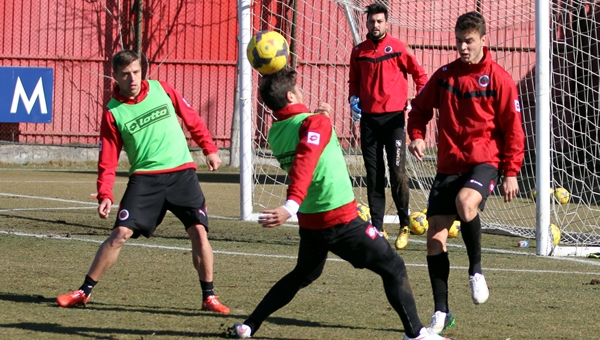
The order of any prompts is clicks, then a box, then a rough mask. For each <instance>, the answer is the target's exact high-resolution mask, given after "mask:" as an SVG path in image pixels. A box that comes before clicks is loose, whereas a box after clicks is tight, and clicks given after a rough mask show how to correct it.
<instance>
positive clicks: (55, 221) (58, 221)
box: [0, 214, 106, 232]
mask: <svg viewBox="0 0 600 340" xmlns="http://www.w3.org/2000/svg"><path fill="white" fill-rule="evenodd" d="M0 216H3V217H6V218H15V219H20V220H27V221H34V222H40V223H44V224H62V225H66V226H70V227H77V228H89V229H98V230H102V231H103V232H105V231H106V227H103V226H99V225H89V224H81V223H71V222H67V221H65V220H57V219H46V218H36V217H27V216H17V215H12V214H0ZM49 229H50V227H49Z"/></svg>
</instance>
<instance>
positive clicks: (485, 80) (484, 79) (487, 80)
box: [477, 74, 490, 87]
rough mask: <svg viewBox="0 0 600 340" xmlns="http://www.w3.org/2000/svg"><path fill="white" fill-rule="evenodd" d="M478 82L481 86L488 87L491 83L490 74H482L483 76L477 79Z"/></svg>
mask: <svg viewBox="0 0 600 340" xmlns="http://www.w3.org/2000/svg"><path fill="white" fill-rule="evenodd" d="M477 83H478V84H479V86H481V87H488V85H490V76H488V75H487V74H484V75H482V76H481V77H479V79H478V80H477Z"/></svg>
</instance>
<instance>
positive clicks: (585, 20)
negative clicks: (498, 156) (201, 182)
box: [238, 0, 600, 255]
mask: <svg viewBox="0 0 600 340" xmlns="http://www.w3.org/2000/svg"><path fill="white" fill-rule="evenodd" d="M374 1H376V2H380V3H383V4H385V5H387V6H388V8H389V19H388V21H389V23H390V30H389V32H390V34H391V35H393V36H395V37H398V38H400V39H401V40H403V41H404V42H405V44H406V45H407V47H409V48H410V50H411V51H412V53H413V54H414V55H415V56H416V57H417V58H418V59H419V60H420V62H421V64H422V65H423V67H424V68H425V70H426V71H427V74H428V75H429V76H431V75H432V74H433V72H434V71H435V70H437V69H438V68H439V67H441V66H443V65H445V64H447V63H449V62H451V61H453V60H455V59H456V58H457V53H456V48H455V46H454V45H455V42H454V24H455V21H456V19H457V18H458V16H459V15H460V14H463V13H466V12H468V11H474V10H476V11H479V12H481V13H482V14H483V15H484V16H485V18H486V23H487V31H488V32H487V42H486V45H487V46H488V47H489V49H490V51H491V53H492V54H493V59H494V60H495V61H496V62H497V63H498V64H500V65H501V66H502V67H504V68H505V69H506V70H507V71H508V73H509V74H510V75H511V76H512V77H513V79H514V81H515V83H516V84H517V88H518V90H519V98H520V101H521V106H522V113H523V127H524V130H525V134H526V144H525V147H526V155H525V161H524V164H523V167H522V170H521V173H520V174H519V176H518V181H519V188H520V194H519V195H518V197H517V198H515V199H514V200H513V201H512V202H510V203H504V202H503V198H502V195H501V193H500V189H499V188H497V189H496V190H495V191H494V193H493V194H492V195H491V196H490V198H489V199H488V201H487V203H486V209H485V211H484V212H483V213H482V214H481V219H482V225H483V228H484V231H487V232H492V233H502V234H507V235H514V236H518V237H520V238H527V239H535V240H536V253H537V254H538V255H575V254H577V255H582V254H583V253H585V252H593V251H594V250H595V248H594V247H597V246H600V227H599V226H598V221H599V220H600V208H599V207H598V200H600V177H599V174H600V143H599V142H598V133H599V132H598V131H599V130H600V126H598V125H599V124H600V114H599V113H598V110H599V109H598V108H599V107H600V105H599V104H600V92H599V84H600V81H599V78H600V76H599V69H600V63H599V62H598V57H597V56H598V54H599V53H600V40H599V33H600V25H599V23H598V18H600V5H599V4H595V3H592V2H589V1H583V0H550V1H548V0H536V1H535V2H532V1H527V0H507V1H491V0H489V1H488V0H457V1H445V0H425V1H424V0H369V1H365V0H329V1H320V0H307V1H302V0H295V1H292V2H290V1H288V0H269V1H266V0H256V1H249V0H238V4H239V16H240V35H239V49H240V58H239V69H240V78H241V80H240V85H239V86H240V89H239V90H240V105H239V106H240V107H241V110H242V111H243V112H241V117H242V118H241V119H240V121H241V124H248V125H246V126H245V127H244V126H241V127H240V131H241V134H242V135H243V137H242V138H243V139H244V140H242V141H241V142H240V143H241V144H242V148H244V149H243V150H241V152H240V163H241V164H240V167H241V168H242V171H241V172H243V175H242V176H241V178H240V182H241V183H242V185H241V191H242V192H241V193H240V196H241V198H242V201H243V202H242V203H241V204H240V206H241V218H242V219H245V220H253V219H256V218H257V216H258V214H259V213H260V212H261V211H262V210H264V209H270V208H275V207H277V206H279V205H281V204H283V202H284V201H285V194H286V183H287V180H288V179H287V175H286V173H285V172H284V171H283V170H281V169H280V168H279V166H278V163H277V161H276V160H275V159H274V157H273V156H272V154H271V152H270V149H269V147H268V143H267V141H266V132H267V130H268V127H269V126H270V124H271V123H272V120H273V118H272V116H271V114H270V111H269V110H268V109H267V108H266V107H265V106H264V105H263V104H262V102H261V100H260V98H259V97H258V96H257V84H258V83H259V82H260V76H259V75H258V73H257V72H255V71H253V70H252V69H251V68H250V66H249V64H248V62H247V60H246V56H245V50H246V46H247V43H248V40H249V39H250V37H251V36H252V35H253V34H255V33H257V32H258V31H262V30H274V31H277V32H279V33H281V34H283V35H284V36H285V37H286V38H287V39H288V41H289V42H290V44H291V45H292V46H293V47H294V48H293V49H292V51H293V53H294V55H293V60H294V63H295V65H296V69H297V70H298V72H299V87H300V88H301V89H302V91H303V93H304V102H305V104H307V106H308V107H309V108H314V107H316V106H317V104H318V103H319V102H321V101H323V102H328V103H329V104H330V105H331V106H332V109H333V114H332V116H331V119H332V123H333V125H334V127H335V129H336V132H337V134H338V137H339V139H340V145H341V146H342V148H343V150H344V153H345V159H346V163H347V166H348V170H349V173H350V176H351V180H352V183H353V185H354V188H355V193H356V197H357V200H358V201H359V202H363V203H365V202H366V184H365V180H364V176H365V169H364V165H363V160H362V155H361V153H360V129H359V128H358V125H356V124H353V123H352V122H351V118H350V110H349V107H348V104H347V95H348V73H349V68H348V67H349V60H350V52H351V48H352V46H354V45H355V43H356V42H357V41H362V40H364V39H365V37H366V24H365V19H366V18H365V15H364V9H365V8H366V6H367V5H369V4H371V3H373V2H374ZM244 20H245V22H242V21H244ZM409 84H410V86H411V88H410V89H409V97H414V95H415V94H416V91H415V88H414V83H413V82H412V80H411V79H409ZM244 117H245V119H244ZM436 133H437V130H436V122H435V120H434V121H433V122H432V123H431V124H430V126H429V127H428V133H427V137H426V138H427V140H426V142H427V145H428V149H427V153H426V157H425V159H424V161H423V162H419V161H417V160H416V159H415V158H414V157H412V156H410V155H409V156H408V157H407V164H406V167H407V173H408V175H409V177H410V186H411V198H410V209H411V210H412V211H417V210H422V209H424V208H426V205H427V197H428V194H429V189H430V187H431V184H432V181H433V177H434V176H435V172H436V162H437V159H436V157H437V147H436ZM248 148H249V149H248ZM248 182H250V184H248ZM563 189H564V190H563ZM387 191H388V196H387V203H388V206H387V208H386V218H385V223H389V225H386V226H385V227H386V229H388V230H389V231H391V233H394V232H395V231H396V230H397V229H396V228H398V223H397V221H398V218H397V214H396V210H395V208H394V204H393V202H392V199H391V195H390V194H389V189H388V190H387ZM565 191H566V192H567V193H568V194H569V197H568V199H566V200H565V197H559V198H560V200H562V203H561V201H560V200H559V198H555V197H554V193H559V192H560V193H564V192H565ZM544 197H545V199H542V198H544ZM550 224H554V225H556V226H558V227H559V229H560V231H561V238H560V244H559V246H558V247H556V246H554V245H553V244H552V234H551V231H550ZM516 243H517V242H516V241H515V247H516ZM573 249H575V250H573Z"/></svg>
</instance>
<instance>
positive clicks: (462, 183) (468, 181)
mask: <svg viewBox="0 0 600 340" xmlns="http://www.w3.org/2000/svg"><path fill="white" fill-rule="evenodd" d="M499 179H500V172H499V171H498V169H497V168H496V167H494V166H492V165H489V164H479V165H476V166H474V167H473V168H471V170H470V171H469V172H467V173H464V174H457V175H445V174H440V173H438V174H436V175H435V179H434V180H433V184H432V185H431V191H430V193H429V202H428V204H427V216H436V215H457V214H458V211H457V209H456V204H455V201H456V196H457V195H458V192H459V191H460V189H462V188H471V189H475V190H477V191H478V192H479V193H480V194H481V197H483V199H482V200H481V203H480V204H479V209H480V210H481V211H483V208H484V207H485V201H486V199H487V198H488V196H489V195H490V194H491V193H492V191H494V188H495V187H496V185H497V184H498V180H499Z"/></svg>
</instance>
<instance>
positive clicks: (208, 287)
mask: <svg viewBox="0 0 600 340" xmlns="http://www.w3.org/2000/svg"><path fill="white" fill-rule="evenodd" d="M200 287H202V300H206V298H207V297H209V296H211V295H215V291H214V286H213V283H212V282H204V281H202V280H200Z"/></svg>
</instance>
